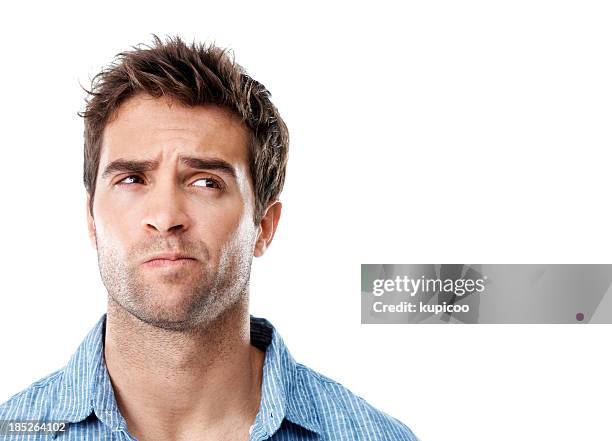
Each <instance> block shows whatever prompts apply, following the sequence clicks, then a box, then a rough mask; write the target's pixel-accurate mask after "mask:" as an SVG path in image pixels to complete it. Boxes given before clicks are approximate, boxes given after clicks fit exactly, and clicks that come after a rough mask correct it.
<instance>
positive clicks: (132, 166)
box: [102, 159, 159, 179]
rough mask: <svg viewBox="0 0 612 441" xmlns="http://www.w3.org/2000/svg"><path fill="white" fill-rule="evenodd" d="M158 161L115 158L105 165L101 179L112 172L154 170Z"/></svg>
mask: <svg viewBox="0 0 612 441" xmlns="http://www.w3.org/2000/svg"><path fill="white" fill-rule="evenodd" d="M158 165H159V162H157V161H132V160H127V159H117V160H115V161H113V162H111V163H110V164H108V165H107V166H106V168H105V169H104V173H102V179H105V178H107V177H108V176H110V175H112V174H113V173H142V172H146V171H151V170H155V169H156V168H157V166H158Z"/></svg>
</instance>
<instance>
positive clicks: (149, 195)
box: [88, 95, 260, 330]
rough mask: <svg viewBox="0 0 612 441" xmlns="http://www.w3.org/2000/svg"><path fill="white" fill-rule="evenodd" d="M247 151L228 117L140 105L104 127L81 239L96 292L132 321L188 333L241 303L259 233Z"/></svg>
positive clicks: (150, 102) (143, 100) (241, 130)
mask: <svg viewBox="0 0 612 441" xmlns="http://www.w3.org/2000/svg"><path fill="white" fill-rule="evenodd" d="M247 145H248V135H247V130H246V128H245V127H244V126H243V125H242V124H241V123H240V121H239V120H238V119H237V118H236V117H235V116H233V115H232V114H230V113H229V112H228V111H227V110H224V109H221V108H219V107H216V106H200V107H195V108H188V107H185V106H183V105H181V104H178V103H176V102H174V101H171V100H169V99H166V98H159V99H156V98H152V97H150V96H147V95H138V96H136V97H133V98H131V99H129V100H127V101H126V102H124V103H123V104H122V105H121V107H120V108H119V111H118V113H117V115H116V118H114V119H112V120H111V122H110V123H109V124H108V125H107V126H106V128H105V130H104V136H103V144H102V149H101V158H100V165H99V169H98V177H97V183H96V190H95V197H94V206H93V217H91V216H89V217H88V219H89V229H90V236H91V237H92V238H94V239H93V240H94V241H95V242H94V243H95V246H96V248H97V251H98V262H99V267H100V274H101V276H102V280H103V283H104V285H105V287H106V289H107V291H108V293H109V295H110V296H111V298H112V299H114V300H115V301H116V302H117V303H118V304H119V305H120V306H121V307H123V308H124V309H125V310H127V311H128V312H130V313H131V314H132V315H134V316H136V317H137V318H139V319H141V320H142V321H144V322H146V323H150V324H153V325H155V326H158V327H162V328H165V329H174V330H188V329H193V328H195V327H196V326H200V325H202V324H204V323H209V322H210V321H211V320H212V319H214V318H215V317H216V316H217V315H218V314H219V313H220V312H222V311H224V310H225V309H227V308H228V307H229V306H231V305H233V304H235V302H236V301H237V300H239V299H240V298H241V296H243V295H246V293H247V289H248V280H249V273H250V266H251V260H252V257H253V253H254V251H255V244H256V240H257V238H258V232H260V231H259V230H260V228H259V227H257V226H255V225H254V224H253V206H254V201H253V189H252V182H251V178H250V173H249V165H248V153H247ZM156 257H157V259H156ZM151 259H153V260H151ZM172 259H174V260H172Z"/></svg>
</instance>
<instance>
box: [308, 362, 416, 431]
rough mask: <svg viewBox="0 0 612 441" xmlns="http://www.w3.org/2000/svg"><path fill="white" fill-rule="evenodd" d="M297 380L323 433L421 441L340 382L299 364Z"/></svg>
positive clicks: (394, 419)
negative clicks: (312, 408) (311, 406)
mask: <svg viewBox="0 0 612 441" xmlns="http://www.w3.org/2000/svg"><path fill="white" fill-rule="evenodd" d="M296 380H297V382H298V383H299V387H300V389H302V393H304V394H305V395H307V399H308V400H309V401H310V403H312V405H313V407H314V411H315V412H316V414H317V417H318V420H319V423H320V425H321V428H322V429H323V431H324V432H327V433H334V434H344V435H346V436H347V439H359V440H364V441H418V438H417V437H416V436H415V435H414V433H412V431H411V430H410V428H408V426H406V425H405V424H403V423H402V422H401V421H399V420H397V419H396V418H394V417H392V416H390V415H388V414H386V413H385V412H383V411H381V410H379V409H377V408H375V407H374V406H372V405H371V404H370V403H368V402H367V401H366V400H364V399H363V398H361V397H360V396H358V395H356V394H354V393H353V392H351V391H350V390H349V389H348V388H346V387H345V386H343V385H342V384H340V383H339V382H337V381H335V380H332V379H331V378H329V377H326V376H325V375H323V374H321V373H319V372H317V371H315V370H313V369H311V368H309V367H306V366H304V365H303V364H300V363H296Z"/></svg>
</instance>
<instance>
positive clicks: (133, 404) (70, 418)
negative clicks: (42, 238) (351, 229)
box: [0, 37, 416, 441]
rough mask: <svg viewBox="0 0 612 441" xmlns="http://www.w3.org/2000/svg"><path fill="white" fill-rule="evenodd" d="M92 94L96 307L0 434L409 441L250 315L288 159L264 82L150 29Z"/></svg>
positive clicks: (89, 161)
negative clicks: (252, 284) (87, 328)
mask: <svg viewBox="0 0 612 441" xmlns="http://www.w3.org/2000/svg"><path fill="white" fill-rule="evenodd" d="M89 94H90V96H89V100H88V102H87V106H86V109H85V111H84V112H83V113H82V116H83V117H84V121H85V161H84V182H85V187H86V190H87V202H86V207H87V219H88V229H89V234H90V238H91V241H92V245H93V246H94V247H95V248H96V250H97V253H98V262H99V268H100V274H101V277H102V281H103V283H104V285H105V287H106V289H107V291H108V310H107V313H106V314H105V315H103V316H102V318H101V319H100V321H99V322H98V324H97V325H96V326H95V327H94V328H93V330H92V331H91V332H90V333H89V335H88V336H87V337H86V338H85V340H84V342H83V343H82V345H81V346H80V347H79V348H78V350H77V352H76V353H75V354H74V356H73V357H72V358H71V359H70V361H69V362H68V364H67V366H66V367H64V368H63V369H61V370H59V371H57V372H55V373H53V374H51V375H49V376H48V377H46V378H44V379H42V380H39V381H38V382H36V383H34V384H33V385H31V386H30V387H29V388H28V389H26V390H25V391H23V392H21V393H19V394H17V395H15V396H14V397H12V398H11V399H10V400H9V401H8V402H7V403H5V404H4V405H3V406H2V407H1V408H0V420H3V421H4V422H5V424H4V426H5V427H4V428H3V433H10V434H15V433H17V431H16V430H15V426H14V424H13V425H12V426H10V425H9V424H8V423H9V422H11V423H15V422H23V421H35V422H41V423H44V422H55V423H57V424H60V422H66V423H65V426H61V427H58V426H57V424H56V426H54V428H53V429H52V433H51V434H52V435H53V436H55V437H57V438H59V439H75V440H76V439H79V440H82V439H117V440H132V439H140V440H215V441H219V440H247V439H248V440H264V439H268V438H270V439H272V440H279V441H280V440H315V439H316V440H381V441H382V440H386V441H388V440H415V439H416V437H414V435H413V434H412V432H411V431H410V430H409V429H408V428H407V427H406V426H404V425H403V424H402V423H400V422H399V421H397V420H395V419H394V418H392V417H390V416H388V415H386V414H384V413H382V412H380V411H378V410H376V409H374V408H373V407H372V406H371V405H369V404H368V403H366V402H365V401H364V400H363V399H361V398H359V397H357V396H355V395H353V394H352V393H351V392H350V391H348V390H347V389H346V388H344V387H343V386H342V385H340V384H338V383H337V382H334V381H332V380H330V379H328V378H326V377H324V376H322V375H320V374H318V373H316V372H314V371H312V370H311V369H309V368H307V367H305V366H303V365H301V364H299V363H296V362H295V361H294V360H293V358H292V357H291V355H290V353H289V352H288V350H287V348H286V347H285V346H284V344H283V341H282V339H281V337H280V336H279V335H278V333H277V332H276V330H275V329H274V327H273V326H272V325H271V324H270V323H269V322H268V321H267V320H265V319H262V318H256V317H252V316H250V315H249V308H248V299H249V274H250V267H251V261H252V257H253V256H257V257H259V256H261V255H263V254H264V252H265V251H266V249H267V248H268V247H269V246H270V244H271V242H272V239H273V237H274V232H275V231H276V227H277V225H278V222H279V219H280V214H281V203H280V201H279V200H278V196H279V194H280V193H281V190H282V187H283V182H284V178H285V168H286V164H287V151H288V132H287V128H286V126H285V124H284V122H283V120H282V119H281V117H280V115H279V113H278V111H277V109H276V108H275V107H274V105H273V104H272V103H271V101H270V94H269V92H268V91H267V90H266V89H265V88H264V87H263V86H262V85H261V84H260V83H258V82H256V81H254V80H253V79H251V78H250V77H249V76H247V75H246V74H245V72H244V71H243V70H242V68H241V67H240V66H238V65H237V64H235V63H234V62H233V60H232V58H231V57H230V56H228V54H227V53H226V52H225V51H223V50H221V49H219V48H217V47H214V46H205V45H199V44H195V43H194V44H192V45H187V44H185V43H184V42H183V41H181V40H180V39H179V38H178V37H177V38H171V39H168V40H166V41H165V42H162V41H161V40H160V39H158V38H157V37H155V41H154V44H153V45H152V46H145V47H142V46H141V47H137V48H135V49H134V50H132V51H129V52H124V53H122V54H120V55H119V56H118V57H117V59H116V60H115V62H114V63H113V64H111V65H110V66H109V67H108V68H107V69H105V70H103V71H102V72H101V73H99V74H98V75H97V76H96V77H95V78H94V80H93V83H92V89H91V91H90V92H89ZM8 426H10V427H8ZM17 427H18V428H20V429H23V427H21V426H17ZM45 430H46V429H45ZM28 433H32V432H28ZM36 433H37V436H38V437H40V438H41V439H42V438H43V437H45V436H48V435H49V434H50V433H49V432H48V431H46V433H43V432H42V431H40V430H39V431H38V432H36ZM28 439H35V438H34V437H30V438H28Z"/></svg>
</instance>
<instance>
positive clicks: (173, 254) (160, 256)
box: [143, 252, 195, 263]
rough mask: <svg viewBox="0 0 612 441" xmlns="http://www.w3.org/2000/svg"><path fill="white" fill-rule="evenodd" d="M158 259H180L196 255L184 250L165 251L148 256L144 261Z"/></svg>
mask: <svg viewBox="0 0 612 441" xmlns="http://www.w3.org/2000/svg"><path fill="white" fill-rule="evenodd" d="M157 259H164V260H178V259H195V257H192V256H190V255H188V254H185V253H182V252H165V253H158V254H153V255H151V256H149V257H147V258H146V259H145V260H144V262H143V263H146V262H150V261H151V260H157Z"/></svg>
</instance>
